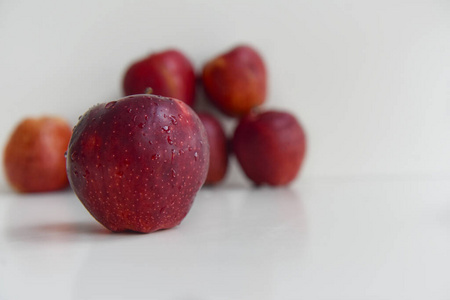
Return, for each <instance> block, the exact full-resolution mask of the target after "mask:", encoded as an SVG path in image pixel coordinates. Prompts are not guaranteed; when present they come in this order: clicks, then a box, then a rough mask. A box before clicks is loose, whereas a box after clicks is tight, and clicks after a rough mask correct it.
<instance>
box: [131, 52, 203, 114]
mask: <svg viewBox="0 0 450 300" xmlns="http://www.w3.org/2000/svg"><path fill="white" fill-rule="evenodd" d="M195 84H196V79H195V74H194V68H193V66H192V64H191V62H190V61H189V60H188V59H187V57H186V56H185V55H184V54H183V53H181V52H180V51H178V50H175V49H169V50H165V51H162V52H158V53H153V54H151V55H149V56H147V57H146V58H144V59H142V60H139V61H137V62H135V63H133V64H132V65H131V66H130V67H129V68H128V70H127V71H126V73H125V76H124V79H123V90H124V93H125V95H126V96H128V95H136V94H144V93H146V91H147V89H148V88H151V89H152V90H153V94H155V95H161V96H165V97H171V98H176V99H179V100H181V101H183V102H185V103H186V104H188V105H189V106H193V105H194V100H195Z"/></svg>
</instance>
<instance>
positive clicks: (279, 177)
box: [233, 111, 306, 186]
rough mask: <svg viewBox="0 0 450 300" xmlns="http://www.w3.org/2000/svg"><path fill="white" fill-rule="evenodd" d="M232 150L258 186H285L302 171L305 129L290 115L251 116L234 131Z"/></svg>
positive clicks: (285, 113) (269, 113)
mask: <svg viewBox="0 0 450 300" xmlns="http://www.w3.org/2000/svg"><path fill="white" fill-rule="evenodd" d="M233 150H234V153H235V155H236V157H237V159H238V161H239V163H240V165H241V167H242V169H243V170H244V172H245V174H246V175H247V176H248V178H250V179H251V180H252V181H253V182H254V183H255V184H257V185H260V184H269V185H273V186H278V185H286V184H289V183H290V182H291V181H292V180H294V179H295V177H296V176H297V174H298V172H299V170H300V167H301V165H302V162H303V158H304V156H305V150H306V138H305V133H304V131H303V128H302V126H301V125H300V123H299V122H298V121H297V119H296V118H295V117H294V116H293V115H291V114H290V113H287V112H281V111H266V112H261V113H250V114H248V115H246V116H245V117H243V118H242V119H241V120H240V122H239V124H238V126H237V128H236V130H235V133H234V137H233Z"/></svg>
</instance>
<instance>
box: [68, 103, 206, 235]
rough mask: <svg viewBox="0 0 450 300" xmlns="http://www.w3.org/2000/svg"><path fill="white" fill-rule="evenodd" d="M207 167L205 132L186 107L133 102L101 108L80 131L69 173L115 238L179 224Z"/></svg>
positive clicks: (71, 149) (87, 204)
mask: <svg viewBox="0 0 450 300" xmlns="http://www.w3.org/2000/svg"><path fill="white" fill-rule="evenodd" d="M208 164H209V145H208V140H207V136H206V131H205V128H204V127H203V125H202V123H201V121H200V119H199V118H198V116H197V114H196V113H194V111H193V110H192V109H191V108H190V107H189V106H187V105H186V104H185V103H183V102H182V101H179V100H176V99H171V98H165V97H161V96H155V95H135V96H128V97H125V98H122V99H121V100H118V101H112V102H109V103H103V104H99V105H97V106H94V107H93V108H91V109H90V110H89V111H87V112H86V113H85V114H84V115H83V117H82V118H81V120H80V121H79V123H78V125H77V126H76V127H75V129H74V132H73V136H72V139H71V140H70V144H69V150H68V156H67V173H68V177H69V181H70V184H71V186H72V188H73V189H74V191H75V193H76V194H77V196H78V198H79V199H80V200H81V202H82V203H83V204H84V206H85V207H86V208H87V210H88V211H89V212H90V213H91V214H92V216H93V217H94V218H95V219H97V221H99V222H100V223H101V224H103V225H104V226H105V227H106V228H108V229H109V230H111V231H115V232H120V231H126V230H132V231H137V232H144V233H147V232H152V231H156V230H159V229H165V228H171V227H174V226H176V225H178V224H179V223H180V222H181V221H182V220H183V218H184V217H185V216H186V214H187V213H188V212H189V210H190V208H191V205H192V203H193V201H194V197H195V195H196V193H197V191H198V190H199V189H200V187H201V186H202V185H203V183H204V181H205V178H206V174H207V171H208Z"/></svg>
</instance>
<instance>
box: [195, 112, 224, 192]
mask: <svg viewBox="0 0 450 300" xmlns="http://www.w3.org/2000/svg"><path fill="white" fill-rule="evenodd" d="M198 116H199V118H200V120H201V121H202V123H203V125H204V126H205V129H206V133H207V136H208V142H209V149H210V159H209V169H208V175H207V176H206V181H205V184H208V185H213V184H217V183H219V182H221V181H222V180H223V179H224V177H225V174H226V172H227V168H228V147H227V137H226V135H225V131H224V130H223V127H222V125H221V124H220V122H219V120H217V118H216V117H214V116H213V115H211V114H209V113H206V112H203V113H198Z"/></svg>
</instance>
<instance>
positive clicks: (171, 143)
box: [167, 136, 173, 145]
mask: <svg viewBox="0 0 450 300" xmlns="http://www.w3.org/2000/svg"><path fill="white" fill-rule="evenodd" d="M167 142H168V143H169V145H173V140H172V138H171V137H170V136H168V137H167Z"/></svg>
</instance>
